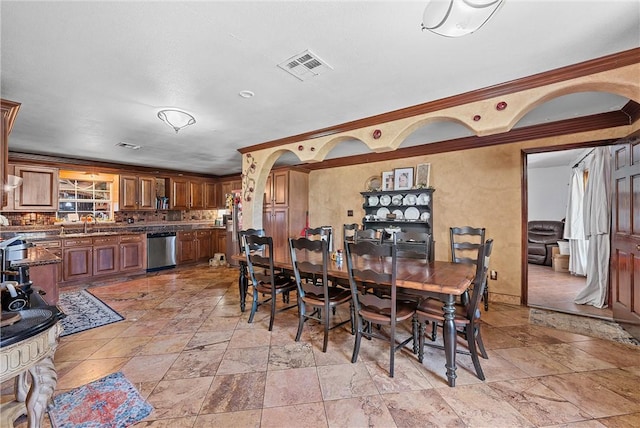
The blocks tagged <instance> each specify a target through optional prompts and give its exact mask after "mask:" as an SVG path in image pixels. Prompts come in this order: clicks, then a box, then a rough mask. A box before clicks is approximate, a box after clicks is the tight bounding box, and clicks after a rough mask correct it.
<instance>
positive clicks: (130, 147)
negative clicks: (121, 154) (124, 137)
mask: <svg viewBox="0 0 640 428" xmlns="http://www.w3.org/2000/svg"><path fill="white" fill-rule="evenodd" d="M116 147H122V148H125V149H131V150H139V149H140V146H137V145H135V144H129V143H125V142H124V141H123V142H121V143H118V144H116Z"/></svg>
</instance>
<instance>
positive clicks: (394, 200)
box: [391, 195, 402, 205]
mask: <svg viewBox="0 0 640 428" xmlns="http://www.w3.org/2000/svg"><path fill="white" fill-rule="evenodd" d="M391 203H392V204H393V205H402V195H393V197H392V198H391Z"/></svg>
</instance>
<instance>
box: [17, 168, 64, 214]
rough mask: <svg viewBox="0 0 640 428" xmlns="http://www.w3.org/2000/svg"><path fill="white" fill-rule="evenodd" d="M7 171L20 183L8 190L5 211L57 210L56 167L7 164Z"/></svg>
mask: <svg viewBox="0 0 640 428" xmlns="http://www.w3.org/2000/svg"><path fill="white" fill-rule="evenodd" d="M9 171H10V174H12V175H15V176H17V177H20V178H22V185H20V186H19V187H17V188H16V189H14V190H12V191H10V192H9V199H10V200H9V201H8V204H7V211H30V212H31V211H49V212H50V211H57V210H58V168H51V167H45V166H33V165H9Z"/></svg>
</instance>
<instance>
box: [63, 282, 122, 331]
mask: <svg viewBox="0 0 640 428" xmlns="http://www.w3.org/2000/svg"><path fill="white" fill-rule="evenodd" d="M58 306H60V308H61V309H62V311H63V312H64V313H65V314H66V315H67V316H66V317H65V318H63V319H62V327H63V329H64V330H63V332H62V334H61V335H60V336H68V335H70V334H74V333H80V332H81V331H85V330H89V329H91V328H96V327H100V326H103V325H107V324H111V323H114V322H118V321H122V320H123V319H124V317H123V316H122V315H120V314H119V313H117V312H116V311H114V310H113V309H111V308H110V307H109V306H108V305H107V304H105V303H104V302H103V301H102V300H100V299H98V298H97V297H96V296H94V295H93V294H91V293H89V292H88V291H87V290H80V291H71V292H67V293H60V299H59V300H58Z"/></svg>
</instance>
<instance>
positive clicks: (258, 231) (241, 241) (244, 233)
mask: <svg viewBox="0 0 640 428" xmlns="http://www.w3.org/2000/svg"><path fill="white" fill-rule="evenodd" d="M247 235H256V236H265V231H264V229H246V230H241V231H240V232H238V245H239V246H240V254H244V241H245V239H244V237H245V236H247ZM259 249H260V248H259V247H255V248H250V250H251V251H255V250H259Z"/></svg>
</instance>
